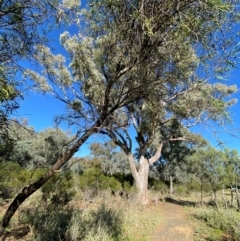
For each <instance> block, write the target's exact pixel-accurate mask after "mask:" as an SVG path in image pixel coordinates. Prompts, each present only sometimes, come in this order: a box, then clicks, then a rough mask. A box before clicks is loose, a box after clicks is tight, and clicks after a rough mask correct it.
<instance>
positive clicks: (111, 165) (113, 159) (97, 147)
mask: <svg viewBox="0 0 240 241" xmlns="http://www.w3.org/2000/svg"><path fill="white" fill-rule="evenodd" d="M90 150H91V152H90V155H92V156H93V157H96V158H98V159H99V160H100V165H101V168H102V170H103V172H104V173H105V174H108V175H110V176H112V175H114V174H116V173H128V170H129V167H128V161H127V157H126V155H125V153H124V152H123V151H122V150H119V147H118V146H116V144H115V143H114V142H106V143H104V144H102V143H99V142H94V143H92V144H91V145H90Z"/></svg>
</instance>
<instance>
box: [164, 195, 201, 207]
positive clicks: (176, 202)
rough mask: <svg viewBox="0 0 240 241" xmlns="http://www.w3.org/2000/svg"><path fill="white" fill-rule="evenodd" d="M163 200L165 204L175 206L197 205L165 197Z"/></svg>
mask: <svg viewBox="0 0 240 241" xmlns="http://www.w3.org/2000/svg"><path fill="white" fill-rule="evenodd" d="M164 200H165V201H166V202H169V203H173V204H177V205H180V206H191V207H196V206H197V205H198V203H197V202H192V201H186V200H181V199H174V198H171V197H166V198H165V199H164Z"/></svg>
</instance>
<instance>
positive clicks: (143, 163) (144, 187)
mask: <svg viewBox="0 0 240 241" xmlns="http://www.w3.org/2000/svg"><path fill="white" fill-rule="evenodd" d="M116 144H117V145H119V146H120V147H122V149H123V150H124V151H125V153H126V154H127V157H128V161H129V164H130V170H131V173H132V176H133V179H134V182H135V185H136V187H137V189H138V200H139V202H140V203H141V204H148V203H150V198H149V196H148V173H149V168H150V165H151V164H153V163H154V162H156V161H157V160H158V159H159V158H160V155H161V151H162V147H163V145H164V142H162V143H161V144H160V145H159V146H158V148H157V151H156V153H155V155H154V156H152V157H151V158H150V159H147V158H145V157H144V156H141V157H140V162H139V170H137V168H136V163H135V161H134V158H133V155H132V153H131V152H130V150H129V149H128V148H127V147H126V148H124V146H123V145H121V144H119V142H116Z"/></svg>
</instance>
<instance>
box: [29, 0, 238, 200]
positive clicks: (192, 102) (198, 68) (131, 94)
mask: <svg viewBox="0 0 240 241" xmlns="http://www.w3.org/2000/svg"><path fill="white" fill-rule="evenodd" d="M236 13H237V2H235V1H224V2H220V1H213V0H212V1H207V2H206V1H181V2H175V1H164V2H162V4H159V3H158V2H156V1H130V0H125V1H115V2H113V1H109V0H102V1H90V4H89V8H88V10H83V16H84V17H85V22H84V23H85V24H84V26H82V27H83V28H84V27H85V28H84V29H80V32H79V33H78V34H75V35H73V36H72V35H71V34H70V33H68V32H64V33H63V34H62V35H61V38H60V39H61V43H62V45H63V46H64V48H65V49H66V51H67V52H68V57H69V58H70V65H69V66H70V69H69V68H68V66H67V65H66V59H65V57H64V56H62V55H60V54H58V55H54V54H53V53H52V52H51V50H50V49H48V48H46V47H44V46H39V47H38V52H37V54H36V55H35V58H36V60H37V61H38V62H39V63H40V64H41V65H42V67H43V68H44V71H43V72H42V73H36V72H34V71H33V70H29V71H28V72H26V76H28V77H29V78H31V79H33V80H35V83H36V86H37V87H38V88H39V89H40V90H41V91H43V92H45V93H51V94H53V95H55V96H56V97H57V98H58V99H60V100H61V101H63V102H64V103H66V104H67V106H68V109H67V112H66V113H64V114H63V115H62V116H59V117H58V118H57V120H58V121H61V120H66V121H68V123H69V124H70V125H73V126H75V128H77V130H78V134H79V135H78V140H83V142H84V141H85V140H86V139H87V138H88V137H89V135H92V134H94V133H95V134H103V135H104V134H105V135H108V137H110V138H111V139H112V140H113V141H114V142H115V144H117V145H118V146H120V147H121V148H122V149H123V151H124V152H125V153H126V155H127V157H128V160H129V163H130V169H131V172H132V175H133V178H134V179H135V183H136V185H137V187H138V188H139V190H140V193H139V199H140V200H141V202H143V203H145V202H148V198H147V185H148V172H149V167H150V165H152V164H153V163H154V162H156V161H157V160H158V159H159V158H160V156H161V151H162V148H163V146H164V145H165V144H166V143H168V142H169V141H183V140H191V139H194V138H195V137H194V135H193V134H191V132H190V131H189V128H191V127H192V126H195V125H197V124H200V123H207V121H208V120H213V121H215V122H217V123H218V124H224V123H225V122H226V121H227V120H228V112H227V109H228V107H230V106H231V105H232V104H234V100H233V99H231V98H230V97H231V94H233V93H235V92H236V91H237V89H236V86H227V85H225V84H224V83H218V82H217V80H216V78H222V76H223V74H224V73H225V72H226V71H227V70H228V69H229V68H231V67H232V65H233V64H234V58H235V57H236V53H237V41H238V39H237V37H236V36H235V34H236V28H235V25H234V24H235V23H236V22H237V14H236ZM67 62H68V61H67ZM129 126H131V128H130V132H129V129H128V127H129ZM132 129H135V134H133V135H132V133H133V132H131V130H132ZM175 130H178V134H176V131H175ZM81 131H82V132H81ZM135 137H136V141H137V144H138V147H139V148H138V150H139V155H138V157H139V158H138V160H139V164H138V165H139V168H137V167H136V162H135V159H134V155H133V150H132V149H133V148H132V146H133V144H132V143H133V142H134V141H135ZM83 142H82V141H80V142H79V144H77V146H78V147H76V148H77V149H78V148H79V146H80V145H81V144H82V143H83ZM150 148H151V149H154V151H153V153H154V155H152V156H150V157H149V155H148V152H149V149H150ZM65 160H67V159H65Z"/></svg>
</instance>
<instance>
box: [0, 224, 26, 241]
mask: <svg viewBox="0 0 240 241" xmlns="http://www.w3.org/2000/svg"><path fill="white" fill-rule="evenodd" d="M29 232H30V227H29V226H22V227H17V228H13V229H11V231H6V232H5V235H4V237H3V241H4V240H6V239H7V240H8V238H10V237H13V238H14V240H15V239H21V238H23V237H24V236H26V235H27V234H28V233H29Z"/></svg>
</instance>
